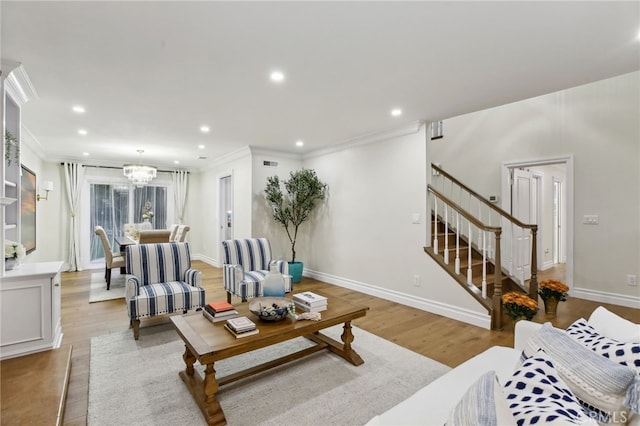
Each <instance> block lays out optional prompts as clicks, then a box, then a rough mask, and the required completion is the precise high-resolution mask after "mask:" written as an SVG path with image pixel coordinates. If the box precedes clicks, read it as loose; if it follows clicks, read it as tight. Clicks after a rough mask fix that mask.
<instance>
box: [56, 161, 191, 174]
mask: <svg viewBox="0 0 640 426" xmlns="http://www.w3.org/2000/svg"><path fill="white" fill-rule="evenodd" d="M64 164H65V163H60V165H61V166H64ZM81 166H83V167H93V168H96V169H114V170H122V167H115V166H94V165H92V164H81ZM157 171H158V172H159V173H173V172H174V171H173V170H160V169H158V170H157ZM181 171H183V172H187V174H189V173H191V172H190V171H188V170H181Z"/></svg>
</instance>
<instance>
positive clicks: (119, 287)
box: [89, 269, 125, 303]
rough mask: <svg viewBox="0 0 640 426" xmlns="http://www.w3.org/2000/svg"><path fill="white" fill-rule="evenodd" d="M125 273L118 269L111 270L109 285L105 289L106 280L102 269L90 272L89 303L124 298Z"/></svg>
mask: <svg viewBox="0 0 640 426" xmlns="http://www.w3.org/2000/svg"><path fill="white" fill-rule="evenodd" d="M124 280H125V275H120V271H117V270H115V269H114V270H113V271H111V286H109V290H107V281H106V280H105V279H104V269H101V270H100V272H94V273H92V274H91V283H90V287H89V303H94V302H103V301H105V300H113V299H124Z"/></svg>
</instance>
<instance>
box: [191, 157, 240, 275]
mask: <svg viewBox="0 0 640 426" xmlns="http://www.w3.org/2000/svg"><path fill="white" fill-rule="evenodd" d="M229 174H231V175H232V176H233V218H234V227H233V232H234V238H249V237H251V236H252V232H251V217H252V216H251V215H252V209H253V205H252V174H253V172H252V164H251V152H250V150H249V148H246V149H242V150H240V151H238V152H235V153H233V154H232V155H229V156H228V157H227V158H223V159H220V160H219V161H216V162H215V163H213V164H212V165H211V166H210V167H209V168H208V169H206V170H204V171H201V172H196V173H193V176H192V177H190V179H193V182H194V185H193V187H190V188H189V195H188V200H187V209H188V210H191V211H197V212H198V213H197V214H196V215H195V216H194V221H193V225H192V226H191V230H190V231H189V232H190V233H196V234H198V235H197V236H194V235H192V236H191V237H190V238H191V239H190V240H189V241H190V242H191V243H192V252H193V253H195V254H197V256H196V257H197V258H199V259H202V260H204V261H207V262H209V263H211V264H213V265H217V266H221V262H220V253H219V251H220V220H219V212H218V209H219V206H218V193H219V187H218V184H219V182H218V181H219V179H220V178H221V177H223V176H227V175H229Z"/></svg>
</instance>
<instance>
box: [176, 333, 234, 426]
mask: <svg viewBox="0 0 640 426" xmlns="http://www.w3.org/2000/svg"><path fill="white" fill-rule="evenodd" d="M182 359H184V362H185V364H186V369H185V370H184V371H181V372H180V378H181V379H182V381H183V382H184V384H185V385H186V386H187V388H188V389H189V391H191V395H192V396H193V399H194V400H195V401H196V403H197V404H198V407H200V411H202V414H203V415H204V418H205V420H206V421H207V424H209V425H226V424H227V419H226V418H225V416H224V412H223V411H222V407H221V406H220V403H219V402H218V400H217V399H216V392H218V382H217V381H216V370H215V368H214V366H213V363H211V364H207V365H206V367H205V370H204V380H202V378H201V377H200V375H199V374H194V368H193V365H194V363H195V361H196V357H195V356H194V355H193V354H192V353H191V351H190V350H189V348H188V347H187V346H186V345H185V351H184V354H183V355H182Z"/></svg>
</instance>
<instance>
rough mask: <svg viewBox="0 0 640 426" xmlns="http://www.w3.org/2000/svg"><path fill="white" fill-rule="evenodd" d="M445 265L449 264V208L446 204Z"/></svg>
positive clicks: (444, 207) (444, 206)
mask: <svg viewBox="0 0 640 426" xmlns="http://www.w3.org/2000/svg"><path fill="white" fill-rule="evenodd" d="M442 208H443V209H444V263H445V265H448V264H449V206H448V205H447V204H444V205H443V206H442Z"/></svg>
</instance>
